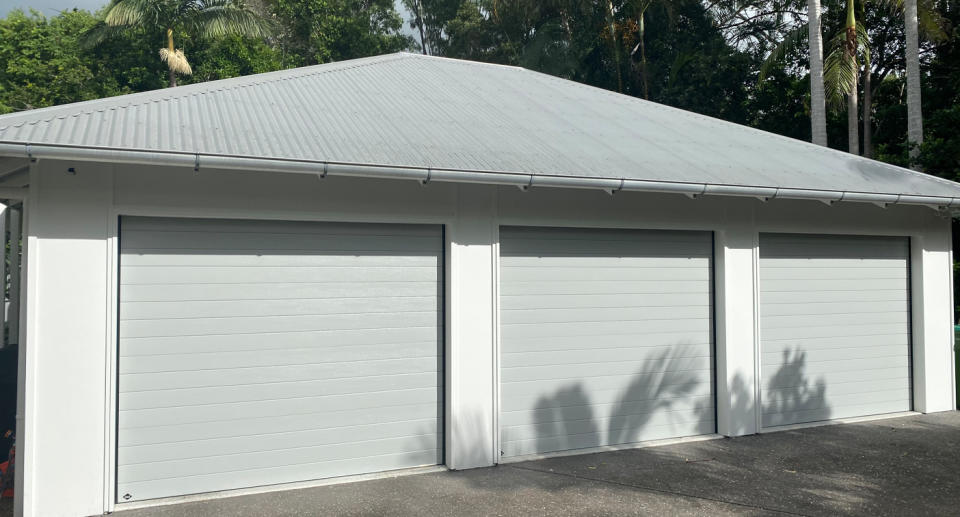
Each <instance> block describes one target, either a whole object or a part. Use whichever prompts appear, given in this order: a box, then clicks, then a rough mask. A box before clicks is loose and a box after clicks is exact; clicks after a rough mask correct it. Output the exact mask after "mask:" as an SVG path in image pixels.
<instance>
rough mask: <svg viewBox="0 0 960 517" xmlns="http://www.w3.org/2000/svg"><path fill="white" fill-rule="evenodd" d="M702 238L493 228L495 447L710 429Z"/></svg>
mask: <svg viewBox="0 0 960 517" xmlns="http://www.w3.org/2000/svg"><path fill="white" fill-rule="evenodd" d="M712 247H713V244H712V236H711V234H710V233H706V232H667V231H627V230H580V229H557V228H553V229H543V228H515V227H505V228H501V230H500V253H501V259H500V278H501V279H500V309H501V312H500V318H501V359H500V360H501V368H500V382H501V390H500V391H501V392H500V406H501V413H500V443H501V449H502V455H503V456H505V457H510V456H523V455H528V454H537V453H546V452H552V451H563V450H571V449H583V448H589V447H597V446H606V445H618V444H628V443H635V442H640V441H646V440H656V439H662V438H674V437H681V436H690V435H698V434H707V433H713V432H714V430H715V427H716V426H715V423H714V421H715V418H714V414H715V411H714V381H713V368H714V360H713V307H712V279H711V270H712V266H711V257H712Z"/></svg>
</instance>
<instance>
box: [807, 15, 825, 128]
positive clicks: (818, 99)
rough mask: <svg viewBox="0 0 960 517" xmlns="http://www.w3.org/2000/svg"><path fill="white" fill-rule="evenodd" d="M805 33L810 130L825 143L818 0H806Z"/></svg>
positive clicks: (821, 46)
mask: <svg viewBox="0 0 960 517" xmlns="http://www.w3.org/2000/svg"><path fill="white" fill-rule="evenodd" d="M807 13H808V14H807V34H808V36H807V37H808V39H809V41H810V131H811V136H812V138H811V140H812V141H813V143H815V144H817V145H822V146H824V147H826V145H827V107H826V97H825V96H824V92H823V32H822V30H821V28H820V0H807Z"/></svg>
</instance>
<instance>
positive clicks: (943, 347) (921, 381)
mask: <svg viewBox="0 0 960 517" xmlns="http://www.w3.org/2000/svg"><path fill="white" fill-rule="evenodd" d="M931 219H932V217H931ZM926 227H927V228H929V230H927V231H924V232H922V233H920V234H918V235H915V236H913V237H911V240H910V247H911V250H910V262H911V264H910V266H911V267H910V278H911V283H912V289H913V292H912V296H911V299H910V301H911V308H912V321H913V328H912V338H913V408H914V410H915V411H919V412H921V413H932V412H936V411H949V410H952V409H953V408H955V407H956V404H955V401H954V397H955V390H954V371H953V365H954V361H953V353H954V352H953V307H952V305H951V300H952V297H953V296H952V295H953V264H952V260H951V256H952V253H951V250H952V246H953V243H952V240H951V235H950V221H949V220H941V221H937V220H932V221H930V222H929V223H928V224H927V225H926Z"/></svg>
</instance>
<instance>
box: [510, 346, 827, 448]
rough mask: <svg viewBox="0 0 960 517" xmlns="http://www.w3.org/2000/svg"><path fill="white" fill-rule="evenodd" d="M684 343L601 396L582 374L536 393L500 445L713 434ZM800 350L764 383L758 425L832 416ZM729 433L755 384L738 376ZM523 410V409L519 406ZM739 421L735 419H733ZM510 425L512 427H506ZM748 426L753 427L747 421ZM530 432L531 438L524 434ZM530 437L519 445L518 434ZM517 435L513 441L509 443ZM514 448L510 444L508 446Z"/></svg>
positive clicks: (705, 386)
mask: <svg viewBox="0 0 960 517" xmlns="http://www.w3.org/2000/svg"><path fill="white" fill-rule="evenodd" d="M683 349H684V346H683V345H677V346H674V347H671V349H670V350H668V351H665V352H662V353H659V354H657V355H656V356H655V357H654V358H652V359H649V360H646V361H644V363H643V366H642V367H641V368H640V370H639V371H637V372H636V373H634V374H633V375H632V376H631V377H630V380H629V383H627V384H626V386H623V387H622V389H619V390H617V391H615V395H612V396H611V395H607V394H606V393H607V391H606V390H598V389H596V386H591V381H593V380H595V378H594V379H589V378H588V379H581V380H578V381H575V382H570V383H567V384H564V385H563V386H562V387H560V388H559V389H556V390H555V391H553V392H551V393H547V394H543V395H541V396H539V397H538V398H537V400H536V402H535V403H534V404H533V406H532V409H531V410H530V411H529V412H526V413H527V415H528V416H527V418H526V421H524V422H516V421H513V422H511V421H509V419H506V418H503V419H502V421H503V422H504V423H505V424H507V425H508V427H505V428H504V429H503V431H505V433H504V436H503V437H502V441H503V442H504V443H502V444H501V445H502V446H503V447H504V449H505V452H506V455H507V456H512V455H527V454H534V453H548V452H558V451H565V450H575V449H588V448H594V447H603V446H616V445H624V444H631V443H637V442H642V441H650V440H660V439H667V438H678V437H684V436H695V435H702V434H710V433H714V432H716V423H715V405H714V402H715V399H714V393H715V391H714V380H713V377H712V376H713V373H712V372H705V371H702V370H694V369H691V368H690V366H691V365H692V364H694V363H692V362H691V361H692V360H693V359H694V358H691V357H684V356H683V355H681V352H680V351H682V350H683ZM806 369H807V365H806V354H805V353H804V352H799V351H787V352H785V354H784V360H783V362H782V364H781V365H780V366H779V367H777V369H776V370H775V371H774V372H773V373H772V374H771V375H769V376H764V379H765V380H766V382H765V383H764V385H763V386H762V400H761V403H762V406H761V407H762V422H763V426H764V427H772V426H778V425H787V424H792V423H798V422H807V421H815V420H825V419H828V418H829V417H830V413H831V410H830V407H829V405H828V404H827V401H826V383H825V382H824V380H823V378H820V379H818V380H817V381H816V382H813V381H811V380H810V379H809V378H808V377H807V375H806ZM730 393H731V397H732V401H731V406H732V407H731V409H732V412H733V414H734V415H739V417H735V418H734V422H735V425H739V426H740V427H739V428H737V429H735V431H738V432H741V433H742V432H743V431H745V430H746V429H747V428H748V426H747V424H748V421H747V420H746V419H750V420H749V423H750V424H752V423H753V420H752V419H753V418H755V414H754V410H753V408H754V395H753V389H752V387H751V386H749V385H748V383H747V382H746V381H745V380H744V378H743V377H742V376H736V377H735V378H734V379H733V381H732V384H731V386H730ZM518 413H524V412H518ZM736 422H739V424H736ZM510 424H512V425H510ZM749 427H751V428H752V427H753V426H752V425H750V426H749ZM525 432H526V433H530V432H532V433H533V435H532V436H524V433H525ZM525 438H527V439H530V438H532V439H533V440H532V441H533V443H531V444H529V445H524V441H525V440H524V439H525ZM514 440H515V441H516V444H511V443H508V442H511V441H514ZM511 449H512V450H511Z"/></svg>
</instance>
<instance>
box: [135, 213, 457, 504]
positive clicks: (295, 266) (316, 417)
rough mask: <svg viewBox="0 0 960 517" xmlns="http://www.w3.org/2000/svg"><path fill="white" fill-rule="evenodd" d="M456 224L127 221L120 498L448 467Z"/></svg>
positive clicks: (142, 219) (195, 220)
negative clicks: (448, 325)
mask: <svg viewBox="0 0 960 517" xmlns="http://www.w3.org/2000/svg"><path fill="white" fill-rule="evenodd" d="M442 250H443V230H442V227H440V226H425V225H400V224H390V225H387V224H345V223H315V222H286V221H247V220H215V219H170V218H142V217H123V218H122V219H121V221H120V271H119V277H120V278H119V285H120V293H119V360H118V363H119V364H118V367H119V376H118V405H119V408H118V423H117V427H118V429H117V498H118V500H119V501H121V502H124V501H137V500H142V499H152V498H159V497H169V496H177V495H184V494H193V493H199V492H211V491H218V490H226V489H235V488H243V487H255V486H262V485H272V484H278V483H289V482H296V481H306V480H314V479H320V478H328V477H334V476H344V475H351V474H359V473H371V472H380V471H387V470H393V469H401V468H407V467H416V466H423V465H436V464H440V463H443V447H442V444H443V436H442V433H443V400H442V392H441V386H442V385H443V368H442V357H443V355H442V353H441V350H442V343H443V340H442V336H443V321H442V317H441V315H442V312H441V310H440V307H442V293H443V289H442V285H443V284H442V282H441V278H443V275H442V269H443V253H442Z"/></svg>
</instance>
